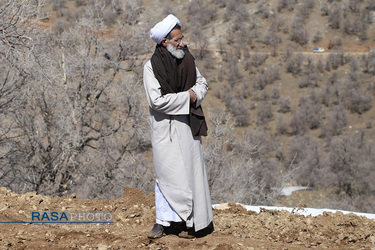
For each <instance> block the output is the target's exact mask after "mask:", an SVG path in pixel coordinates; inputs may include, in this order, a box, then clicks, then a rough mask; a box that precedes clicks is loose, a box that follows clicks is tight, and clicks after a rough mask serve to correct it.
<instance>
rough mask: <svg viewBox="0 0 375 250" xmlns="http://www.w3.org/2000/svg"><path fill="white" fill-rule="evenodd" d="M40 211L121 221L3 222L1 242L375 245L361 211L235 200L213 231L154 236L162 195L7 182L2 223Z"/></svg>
mask: <svg viewBox="0 0 375 250" xmlns="http://www.w3.org/2000/svg"><path fill="white" fill-rule="evenodd" d="M34 211H60V212H61V211H112V212H113V217H114V220H113V222H114V223H113V224H73V225H72V224H34V223H33V224H31V223H1V226H0V249H70V248H72V249H101V250H103V249H217V250H219V249H296V250H297V249H307V248H315V249H323V248H329V249H375V220H371V219H367V218H365V217H359V216H356V215H354V214H349V215H343V214H342V213H340V212H338V213H335V214H333V213H326V214H324V215H321V216H317V217H304V216H301V215H295V214H291V213H289V212H286V211H285V212H284V211H271V210H264V211H261V212H260V213H255V212H250V211H249V212H248V211H246V210H245V209H244V208H243V207H242V206H240V205H236V204H232V203H230V204H227V205H221V206H219V207H218V208H215V209H214V215H215V216H214V225H215V231H214V232H213V233H212V234H210V235H208V236H206V237H203V238H196V239H181V238H179V237H177V236H175V235H168V236H164V237H163V238H160V239H156V240H149V239H148V238H147V233H148V232H149V230H150V229H151V228H152V226H153V224H154V220H155V207H154V196H153V195H145V194H144V193H142V192H140V191H139V190H138V189H132V188H124V195H123V196H122V197H121V198H119V199H117V200H79V199H76V198H75V196H74V195H71V196H67V197H49V196H42V195H36V194H35V193H26V194H16V193H13V192H11V191H10V190H7V189H6V188H0V221H1V222H16V221H31V213H32V212H34Z"/></svg>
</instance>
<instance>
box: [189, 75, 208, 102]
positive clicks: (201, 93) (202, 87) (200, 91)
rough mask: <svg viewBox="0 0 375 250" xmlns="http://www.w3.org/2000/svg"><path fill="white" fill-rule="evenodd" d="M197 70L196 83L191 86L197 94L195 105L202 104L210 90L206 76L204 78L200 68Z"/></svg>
mask: <svg viewBox="0 0 375 250" xmlns="http://www.w3.org/2000/svg"><path fill="white" fill-rule="evenodd" d="M196 70H197V81H196V82H195V85H194V86H193V87H192V88H191V89H192V90H193V91H194V92H195V94H196V95H197V100H196V102H195V107H198V106H199V105H201V103H202V101H203V99H204V97H205V96H206V94H207V91H208V84H207V81H206V78H204V77H203V76H202V75H201V73H200V72H199V70H198V68H196Z"/></svg>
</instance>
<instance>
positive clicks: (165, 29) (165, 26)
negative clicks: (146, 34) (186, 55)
mask: <svg viewBox="0 0 375 250" xmlns="http://www.w3.org/2000/svg"><path fill="white" fill-rule="evenodd" d="M176 24H178V25H181V24H180V20H178V18H177V17H175V16H174V15H172V14H169V15H168V16H167V17H166V18H164V19H163V20H162V21H161V22H158V23H157V24H156V25H155V26H154V28H152V29H151V31H150V37H151V39H152V40H153V41H154V42H155V43H157V44H159V43H161V40H162V39H163V38H164V37H166V36H167V35H168V34H169V32H171V30H172V29H173V28H174V26H176Z"/></svg>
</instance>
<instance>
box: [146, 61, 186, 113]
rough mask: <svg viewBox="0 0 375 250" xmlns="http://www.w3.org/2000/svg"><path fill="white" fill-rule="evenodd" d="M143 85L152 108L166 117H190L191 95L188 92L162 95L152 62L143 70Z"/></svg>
mask: <svg viewBox="0 0 375 250" xmlns="http://www.w3.org/2000/svg"><path fill="white" fill-rule="evenodd" d="M143 84H144V87H145V90H146V95H147V101H148V104H149V105H150V107H151V108H152V109H154V110H156V111H158V112H161V113H164V114H166V115H188V114H189V112H190V95H189V92H188V91H184V92H179V93H171V94H166V95H162V94H161V91H160V88H161V87H160V84H159V81H158V80H157V79H156V78H155V75H154V72H153V69H152V65H151V61H148V62H147V63H146V64H145V66H144V69H143Z"/></svg>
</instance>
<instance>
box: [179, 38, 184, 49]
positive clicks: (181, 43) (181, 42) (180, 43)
mask: <svg viewBox="0 0 375 250" xmlns="http://www.w3.org/2000/svg"><path fill="white" fill-rule="evenodd" d="M178 46H180V47H184V46H185V45H184V41H183V40H182V39H181V41H179V42H178Z"/></svg>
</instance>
